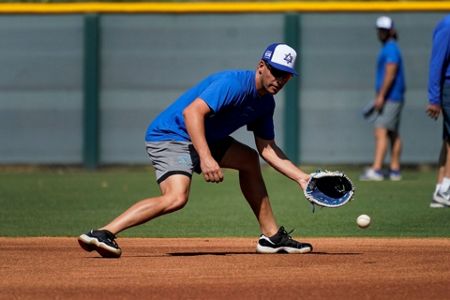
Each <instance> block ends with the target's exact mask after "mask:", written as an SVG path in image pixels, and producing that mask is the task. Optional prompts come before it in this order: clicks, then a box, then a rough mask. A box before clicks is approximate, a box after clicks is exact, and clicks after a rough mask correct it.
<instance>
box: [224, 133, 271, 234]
mask: <svg viewBox="0 0 450 300" xmlns="http://www.w3.org/2000/svg"><path fill="white" fill-rule="evenodd" d="M220 166H221V167H223V168H229V169H235V170H238V171H239V185H240V188H241V191H242V193H243V195H244V197H245V199H246V200H247V202H248V203H249V205H250V207H251V208H252V210H253V213H254V214H255V216H256V219H257V220H258V222H259V224H260V230H261V232H262V233H263V234H265V235H269V236H271V235H273V234H275V233H276V232H277V231H278V226H277V224H276V221H275V217H274V215H273V211H272V207H271V205H270V201H269V196H268V194H267V189H266V185H265V183H264V180H263V177H262V174H261V166H260V163H259V155H258V153H257V151H256V150H254V149H252V148H250V147H249V146H247V145H244V144H242V143H239V142H237V141H235V142H233V143H232V144H231V146H230V147H229V148H228V150H227V152H226V153H225V155H224V157H223V158H222V160H221V161H220Z"/></svg>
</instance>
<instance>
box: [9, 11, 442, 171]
mask: <svg viewBox="0 0 450 300" xmlns="http://www.w3.org/2000/svg"><path fill="white" fill-rule="evenodd" d="M380 14H388V15H390V16H391V17H393V18H394V20H395V21H396V24H397V27H398V31H399V36H400V39H399V44H400V47H401V48H402V50H403V55H404V61H405V69H406V80H407V85H408V91H407V96H406V97H407V100H406V106H405V110H404V115H403V122H402V126H401V133H402V135H403V137H404V155H403V160H404V162H408V163H430V162H435V160H436V157H437V155H438V150H439V141H440V136H441V121H439V122H433V121H431V120H430V119H428V118H427V117H426V115H425V112H424V109H425V106H426V103H427V101H426V89H427V73H428V60H429V54H430V46H431V34H432V29H433V27H434V25H435V23H436V22H437V21H438V20H439V19H440V18H441V17H443V16H444V15H445V13H444V12H396V13H386V12H358V13H348V12H347V13H345V12H333V13H321V12H308V13H302V14H299V22H300V25H299V31H298V38H299V44H300V56H301V57H300V61H299V69H300V73H301V75H300V92H299V98H298V99H297V100H298V103H299V110H298V118H299V122H300V129H299V134H298V140H299V148H298V149H299V150H298V157H299V158H300V162H301V163H358V164H359V163H368V162H370V161H371V159H372V154H373V137H372V128H371V125H370V124H367V123H365V122H364V121H363V120H362V118H361V116H360V110H361V108H362V106H364V104H365V103H366V102H367V101H369V100H371V99H372V98H373V95H374V92H373V85H374V73H375V71H374V69H375V60H376V56H377V53H378V50H379V47H380V45H379V42H378V41H377V38H376V34H375V30H374V21H375V18H376V17H377V16H378V15H380ZM284 20H285V14H284V13H230V14H229V13H227V14H149V13H143V14H103V15H101V16H100V18H99V30H100V49H99V68H100V76H99V86H98V88H99V97H98V98H99V119H98V122H99V124H98V125H99V126H98V129H99V134H98V139H99V143H98V152H99V153H98V161H99V163H101V164H117V163H119V164H121V163H127V164H128V163H147V162H148V160H147V157H146V155H145V149H144V142H143V138H144V132H145V129H146V126H147V125H148V123H149V121H150V120H151V119H152V118H154V117H155V116H156V114H157V113H158V112H160V111H161V110H162V109H163V108H164V107H165V106H167V105H168V104H169V103H170V102H171V101H172V100H174V99H175V98H176V97H177V96H178V95H179V94H180V93H181V92H183V91H184V90H185V89H187V88H188V87H190V86H191V85H192V84H194V83H195V82H197V81H198V80H200V79H201V78H202V77H203V76H206V75H207V74H209V73H211V72H215V71H217V70H221V69H234V68H239V69H241V68H244V69H247V68H248V69H253V68H255V66H256V64H257V61H258V58H259V56H260V55H261V52H262V51H263V49H264V47H265V46H266V45H267V44H269V43H271V42H273V41H282V40H283V39H284V36H285V28H284V26H285V25H284V24H285V21H284ZM84 21H85V15H84V14H76V13H75V14H63V15H61V14H56V15H49V14H42V15H35V14H14V15H0V40H1V41H2V43H1V44H0V61H1V65H2V68H0V140H1V143H0V164H13V163H33V164H41V163H42V164H52V163H57V164H66V163H68V164H82V163H83V160H84V153H83V143H84V134H83V127H84V123H83V120H84V119H83V116H84V109H85V108H84V106H85V104H84V102H83V101H84V97H85V90H84V86H83V74H84V73H83V72H84V69H83V64H84V58H85V56H84V51H85V48H84V46H83V39H84V29H85V23H84ZM285 102H286V97H285V93H281V94H280V95H279V96H278V97H277V112H276V120H275V121H276V124H277V126H278V128H277V138H278V142H279V144H280V145H282V146H283V145H286V144H288V143H289V141H285V140H284V133H285V131H286V130H287V128H285V127H286V126H284V123H283V115H284V114H285V111H286V109H287V108H286V107H285ZM235 136H236V137H237V138H238V139H239V140H241V141H244V142H248V143H250V144H252V143H253V142H252V137H251V136H250V135H249V134H248V133H247V132H246V131H245V130H241V131H239V132H237V133H236V135H235Z"/></svg>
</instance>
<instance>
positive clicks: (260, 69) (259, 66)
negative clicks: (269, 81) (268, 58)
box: [257, 59, 265, 74]
mask: <svg viewBox="0 0 450 300" xmlns="http://www.w3.org/2000/svg"><path fill="white" fill-rule="evenodd" d="M264 67H265V63H264V61H263V60H262V59H261V60H259V63H258V66H257V70H258V72H259V73H260V74H261V73H262V69H263V68H264Z"/></svg>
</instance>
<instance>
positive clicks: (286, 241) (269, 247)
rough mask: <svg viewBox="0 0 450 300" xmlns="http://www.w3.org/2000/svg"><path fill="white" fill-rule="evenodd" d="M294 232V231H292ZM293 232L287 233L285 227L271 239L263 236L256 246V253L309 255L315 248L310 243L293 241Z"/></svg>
mask: <svg viewBox="0 0 450 300" xmlns="http://www.w3.org/2000/svg"><path fill="white" fill-rule="evenodd" d="M292 231H293V230H292ZM292 231H291V232H286V230H285V229H284V227H283V226H281V227H280V229H278V232H277V233H276V234H275V235H274V236H271V237H270V238H269V237H267V236H265V235H264V234H261V236H260V237H259V241H258V244H257V245H256V252H258V253H308V252H311V251H312V249H313V247H312V245H311V244H308V243H300V242H297V241H296V240H293V239H292V237H291V236H290V235H289V234H290V233H292Z"/></svg>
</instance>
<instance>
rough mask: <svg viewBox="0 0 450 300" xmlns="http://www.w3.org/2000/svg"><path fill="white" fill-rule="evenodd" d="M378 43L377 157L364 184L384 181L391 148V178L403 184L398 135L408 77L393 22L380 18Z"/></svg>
mask: <svg viewBox="0 0 450 300" xmlns="http://www.w3.org/2000/svg"><path fill="white" fill-rule="evenodd" d="M376 28H377V34H378V39H379V40H380V42H381V43H382V45H383V46H382V48H381V50H380V53H379V55H378V61H377V69H376V82H375V90H376V96H375V101H374V108H375V110H376V111H377V112H378V116H377V118H376V119H375V121H374V127H375V129H374V135H375V155H374V160H373V163H372V166H371V167H370V168H369V169H367V170H365V172H364V173H363V174H362V175H361V177H360V179H361V180H374V181H380V180H383V179H384V175H383V173H382V167H383V162H384V158H385V156H386V152H387V150H388V146H389V144H390V147H391V161H390V168H389V178H390V179H391V180H401V174H400V155H401V151H402V142H401V139H400V134H399V124H400V115H401V112H402V109H403V103H404V94H405V90H406V87H405V76H404V73H403V61H402V55H401V53H400V48H399V47H398V45H397V42H396V40H397V31H396V29H395V27H394V22H393V21H392V19H391V18H389V17H386V16H381V17H379V18H378V19H377V21H376Z"/></svg>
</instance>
